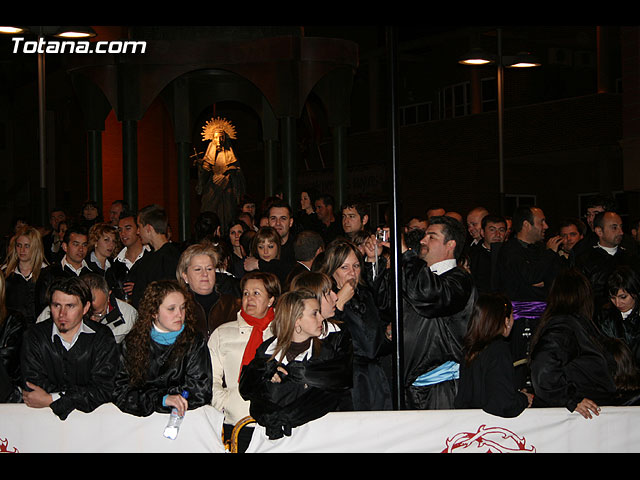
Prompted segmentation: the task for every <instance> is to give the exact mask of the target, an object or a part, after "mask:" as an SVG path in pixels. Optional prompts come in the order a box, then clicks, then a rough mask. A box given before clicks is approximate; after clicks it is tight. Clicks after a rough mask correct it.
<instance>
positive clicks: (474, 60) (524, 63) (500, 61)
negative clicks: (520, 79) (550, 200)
mask: <svg viewBox="0 0 640 480" xmlns="http://www.w3.org/2000/svg"><path fill="white" fill-rule="evenodd" d="M496 37H497V43H498V45H497V47H498V53H497V55H493V54H491V53H487V52H485V51H483V50H482V49H479V48H475V49H472V50H471V51H470V52H469V53H467V54H466V55H464V56H462V57H461V58H460V59H459V60H458V63H460V64H462V65H470V66H478V65H491V64H495V65H496V67H497V70H498V75H497V93H498V166H499V170H500V213H501V214H502V215H504V151H503V126H504V125H503V124H504V120H503V114H504V68H505V67H509V68H530V67H539V66H540V65H541V63H540V62H539V61H538V59H537V58H535V57H534V56H533V55H531V54H530V53H528V52H520V53H518V54H517V55H513V56H503V55H502V29H501V28H498V29H497V32H496Z"/></svg>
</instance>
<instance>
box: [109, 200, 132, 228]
mask: <svg viewBox="0 0 640 480" xmlns="http://www.w3.org/2000/svg"><path fill="white" fill-rule="evenodd" d="M126 210H129V205H128V204H127V202H125V201H124V200H115V201H114V202H113V203H112V204H111V208H110V209H109V222H110V223H111V225H112V226H114V227H117V226H118V222H119V221H120V214H121V213H122V212H124V211H126Z"/></svg>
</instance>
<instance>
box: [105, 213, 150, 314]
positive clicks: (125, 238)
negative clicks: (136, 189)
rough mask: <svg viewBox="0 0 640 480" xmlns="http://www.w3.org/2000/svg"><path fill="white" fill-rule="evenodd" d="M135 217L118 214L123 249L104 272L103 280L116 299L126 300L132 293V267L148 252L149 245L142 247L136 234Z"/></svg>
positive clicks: (133, 276) (133, 271) (133, 279)
mask: <svg viewBox="0 0 640 480" xmlns="http://www.w3.org/2000/svg"><path fill="white" fill-rule="evenodd" d="M138 231H139V228H138V222H137V215H136V214H135V213H134V212H131V211H128V210H125V211H123V212H121V213H120V219H119V221H118V234H119V235H120V242H121V243H122V245H123V247H122V250H120V251H119V252H118V255H116V258H114V259H113V262H112V263H111V268H109V269H108V270H107V271H106V272H105V278H106V279H107V282H108V284H109V287H110V288H111V290H112V291H113V294H114V295H115V296H116V298H119V299H120V300H125V301H126V300H128V299H129V297H130V296H131V295H132V293H133V286H134V284H135V270H134V266H135V265H136V264H137V262H138V261H139V260H140V259H141V258H142V257H143V256H144V255H145V254H146V253H148V252H150V251H151V248H150V247H149V245H143V243H142V240H141V239H140V235H139V234H138Z"/></svg>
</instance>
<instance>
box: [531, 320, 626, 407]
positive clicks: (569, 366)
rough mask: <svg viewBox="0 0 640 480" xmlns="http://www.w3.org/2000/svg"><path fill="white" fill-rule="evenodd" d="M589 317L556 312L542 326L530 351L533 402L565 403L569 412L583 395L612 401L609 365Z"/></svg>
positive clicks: (607, 402) (613, 390)
mask: <svg viewBox="0 0 640 480" xmlns="http://www.w3.org/2000/svg"><path fill="white" fill-rule="evenodd" d="M600 335H601V333H600V332H599V330H598V329H597V327H596V326H595V324H594V323H593V322H591V321H590V320H586V319H583V318H581V317H578V316H576V315H558V316H555V317H552V318H550V319H549V321H548V322H547V324H546V325H543V326H542V330H541V332H540V337H539V339H538V340H537V342H536V343H535V345H534V346H533V351H532V352H531V381H532V384H533V388H534V393H535V400H534V406H543V407H566V408H567V409H568V410H569V411H571V412H573V411H574V410H575V408H576V406H577V405H578V403H580V402H581V401H582V399H584V398H588V399H590V400H593V401H594V402H596V403H597V404H598V405H613V404H614V403H615V400H614V396H615V394H616V386H615V384H614V381H613V378H612V376H611V371H613V367H612V364H611V362H612V361H613V359H611V358H609V356H608V355H607V353H606V350H605V349H604V347H603V346H602V345H601V343H600V341H599V338H600Z"/></svg>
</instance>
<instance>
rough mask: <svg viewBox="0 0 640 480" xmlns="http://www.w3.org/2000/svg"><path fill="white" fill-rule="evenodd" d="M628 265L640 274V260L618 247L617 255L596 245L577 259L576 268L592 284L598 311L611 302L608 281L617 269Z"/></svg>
mask: <svg viewBox="0 0 640 480" xmlns="http://www.w3.org/2000/svg"><path fill="white" fill-rule="evenodd" d="M621 265H627V266H629V267H631V268H632V269H634V270H635V271H636V273H639V274H640V259H639V258H638V257H637V256H636V255H633V254H631V253H629V252H628V251H627V250H626V249H625V248H623V247H618V250H617V252H616V254H615V255H610V254H609V253H607V252H606V251H605V250H604V249H603V248H601V247H599V246H597V245H595V246H593V247H591V248H590V249H588V250H586V251H585V252H584V253H583V254H581V255H580V256H578V257H577V258H576V267H577V268H579V269H580V270H581V271H582V273H584V275H585V276H586V277H587V278H588V279H589V281H590V282H591V287H592V288H593V297H594V302H595V307H596V309H599V308H601V307H602V306H604V305H606V304H607V303H608V302H609V294H608V292H607V280H608V278H609V275H610V274H611V272H613V271H614V270H615V269H616V267H618V266H621Z"/></svg>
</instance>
